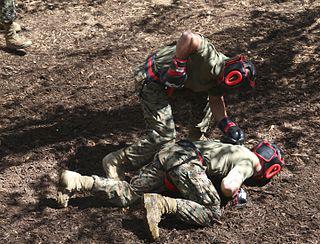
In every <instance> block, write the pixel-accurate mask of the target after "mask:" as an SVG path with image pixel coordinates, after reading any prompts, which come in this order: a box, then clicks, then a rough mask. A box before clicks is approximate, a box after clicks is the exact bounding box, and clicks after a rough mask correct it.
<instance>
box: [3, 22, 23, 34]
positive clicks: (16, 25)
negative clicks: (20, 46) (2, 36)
mask: <svg viewBox="0 0 320 244" xmlns="http://www.w3.org/2000/svg"><path fill="white" fill-rule="evenodd" d="M12 28H13V29H14V30H15V32H20V31H21V30H22V29H21V26H20V25H19V24H18V23H17V22H12ZM5 30H6V27H5V24H4V23H0V33H4V32H5Z"/></svg>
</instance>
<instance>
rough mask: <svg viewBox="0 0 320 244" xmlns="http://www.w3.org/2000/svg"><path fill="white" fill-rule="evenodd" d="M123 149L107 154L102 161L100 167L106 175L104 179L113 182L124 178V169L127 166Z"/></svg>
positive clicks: (127, 161)
mask: <svg viewBox="0 0 320 244" xmlns="http://www.w3.org/2000/svg"><path fill="white" fill-rule="evenodd" d="M129 163H130V162H129V160H128V158H127V157H126V153H125V150H124V149H120V150H118V151H115V152H111V153H109V154H108V155H107V156H105V157H104V158H103V160H102V166H103V168H104V171H105V173H106V177H107V178H109V179H114V180H121V179H123V178H124V174H123V173H124V172H123V171H124V169H123V168H124V167H125V165H126V164H129Z"/></svg>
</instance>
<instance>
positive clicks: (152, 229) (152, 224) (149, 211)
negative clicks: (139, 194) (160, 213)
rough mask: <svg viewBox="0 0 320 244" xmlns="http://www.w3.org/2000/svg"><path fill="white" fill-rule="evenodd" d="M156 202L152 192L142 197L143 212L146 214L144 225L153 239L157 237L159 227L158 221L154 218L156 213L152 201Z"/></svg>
mask: <svg viewBox="0 0 320 244" xmlns="http://www.w3.org/2000/svg"><path fill="white" fill-rule="evenodd" d="M155 202H156V198H155V197H154V196H153V194H144V198H143V206H144V212H145V216H146V219H145V221H146V225H148V230H149V234H150V236H151V237H152V239H153V240H156V239H158V238H159V227H158V224H159V223H158V222H157V221H156V220H155V219H154V216H155V215H156V212H155V206H154V203H155Z"/></svg>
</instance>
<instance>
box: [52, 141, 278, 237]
mask: <svg viewBox="0 0 320 244" xmlns="http://www.w3.org/2000/svg"><path fill="white" fill-rule="evenodd" d="M283 164H284V161H283V155H282V151H281V149H280V148H279V147H277V146H276V145H275V144H271V143H269V142H267V141H262V142H260V143H259V144H258V145H257V146H256V147H254V148H253V150H252V151H250V150H249V149H248V148H246V147H245V146H240V145H231V144H225V143H221V142H219V141H212V140H211V141H210V140H208V141H196V142H194V143H191V142H190V141H186V140H182V141H179V142H177V143H175V144H174V145H171V146H170V147H167V148H164V149H162V150H161V151H160V152H159V153H157V154H156V155H155V157H154V160H153V161H152V162H150V163H149V164H148V165H146V166H144V167H142V168H141V169H140V170H139V171H138V173H137V174H136V175H135V176H134V177H133V178H132V179H131V181H130V183H128V182H126V181H121V180H115V179H110V178H104V177H99V176H96V175H93V176H82V175H80V174H79V173H77V172H73V171H68V170H65V171H63V172H62V174H61V176H60V188H59V190H58V195H57V201H58V203H59V204H60V205H61V206H63V207H67V205H68V200H69V198H70V196H71V195H72V194H73V193H74V192H76V191H83V190H87V191H93V192H100V193H103V194H104V196H105V199H106V200H108V202H111V203H113V204H115V205H117V206H121V207H125V206H128V205H130V204H132V203H134V202H136V201H137V200H138V199H141V198H142V197H143V199H144V208H145V210H146V219H147V223H148V225H149V230H150V233H151V236H152V238H153V239H156V238H158V237H159V228H158V224H159V222H160V220H161V216H162V215H164V214H174V215H176V216H177V217H178V218H180V219H181V220H182V221H185V222H187V223H190V224H196V225H200V226H208V225H211V224H213V223H215V222H217V221H218V220H219V219H220V216H221V206H224V205H225V203H226V202H227V201H229V200H231V199H233V200H237V199H239V189H240V187H241V185H242V184H243V183H244V184H245V185H249V186H263V185H265V184H267V183H268V182H269V181H270V180H271V178H272V177H273V176H275V175H276V174H277V173H279V172H280V170H281V168H282V166H283ZM166 189H167V190H168V189H169V190H171V191H177V194H178V196H179V198H171V197H167V196H162V195H160V194H159V193H163V192H165V190H166ZM144 193H145V194H144Z"/></svg>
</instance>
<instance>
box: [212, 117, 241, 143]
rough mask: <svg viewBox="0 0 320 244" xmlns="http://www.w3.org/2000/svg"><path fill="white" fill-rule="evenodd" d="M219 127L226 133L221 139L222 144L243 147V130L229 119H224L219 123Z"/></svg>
mask: <svg viewBox="0 0 320 244" xmlns="http://www.w3.org/2000/svg"><path fill="white" fill-rule="evenodd" d="M218 127H219V129H220V130H221V131H222V132H223V133H224V135H223V137H222V139H221V141H222V142H224V143H230V144H237V145H242V144H243V143H244V132H243V130H241V129H240V128H239V126H238V125H237V124H236V123H235V122H233V121H232V120H231V119H229V118H228V117H225V118H223V119H222V120H221V121H220V122H219V124H218Z"/></svg>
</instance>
